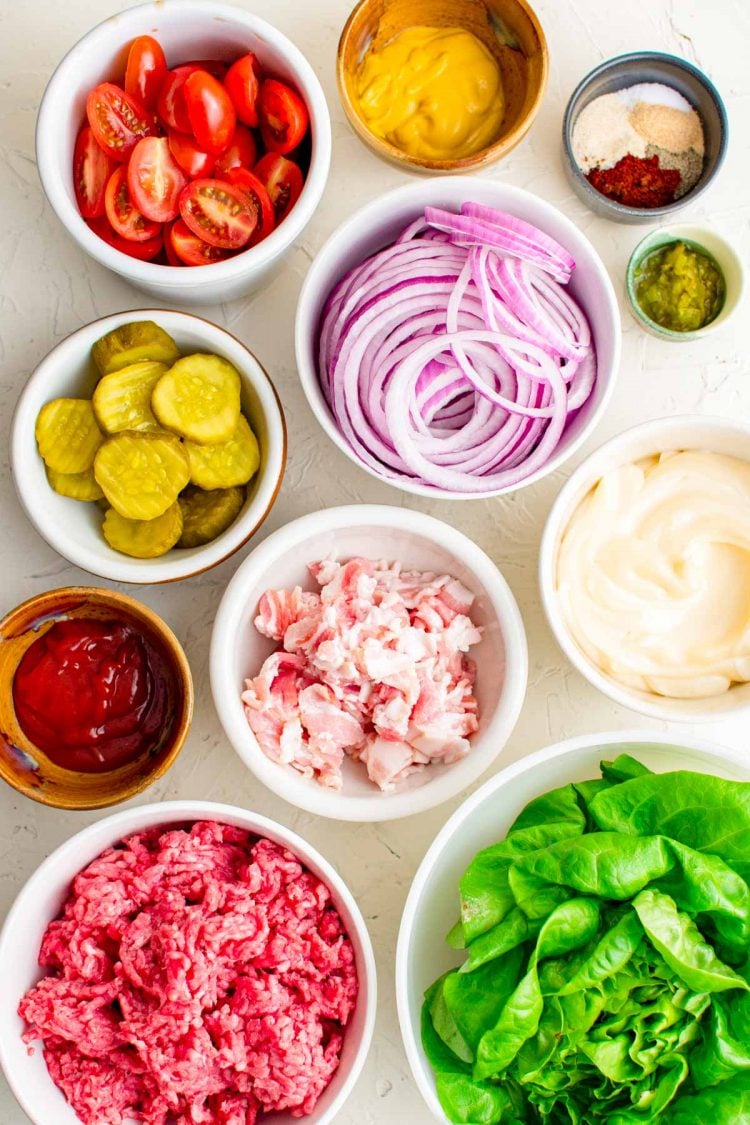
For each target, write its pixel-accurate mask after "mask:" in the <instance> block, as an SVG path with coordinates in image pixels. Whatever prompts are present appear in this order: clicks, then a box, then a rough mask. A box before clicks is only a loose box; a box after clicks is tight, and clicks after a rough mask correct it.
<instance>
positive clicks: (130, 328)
mask: <svg viewBox="0 0 750 1125" xmlns="http://www.w3.org/2000/svg"><path fill="white" fill-rule="evenodd" d="M91 357H92V359H93V360H94V363H95V364H96V366H97V368H98V369H99V372H100V374H101V375H111V374H112V372H113V371H120V370H121V369H122V368H123V367H131V366H132V365H133V364H134V363H141V362H142V361H143V360H152V361H153V362H155V363H164V364H166V366H167V367H169V366H170V365H171V364H173V363H174V361H175V360H176V359H179V358H180V352H179V349H178V347H177V344H175V342H174V340H173V339H172V337H171V336H170V335H169V333H168V332H165V331H164V329H163V328H160V327H159V325H158V324H155V323H154V321H153V320H133V321H131V323H130V324H121V325H120V327H119V328H113V329H112V331H111V332H108V333H107V335H106V336H102V338H101V340H97V341H96V343H95V344H94V346H93V348H92V349H91Z"/></svg>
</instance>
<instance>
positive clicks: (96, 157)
mask: <svg viewBox="0 0 750 1125" xmlns="http://www.w3.org/2000/svg"><path fill="white" fill-rule="evenodd" d="M115 167H116V165H115V162H114V160H113V159H112V157H111V156H108V155H107V153H106V152H105V151H104V149H103V148H102V147H101V146H100V145H98V144H97V143H96V140H95V138H94V134H93V133H92V131H91V127H90V126H89V125H84V127H83V128H82V129H81V131H80V133H79V134H78V137H77V138H76V147H75V149H74V151H73V187H74V188H75V193H76V202H77V203H78V210H79V211H80V212H81V214H82V215H83V217H84V219H96V218H99V216H100V215H103V214H104V192H105V190H106V188H107V182H108V180H109V177H110V176H111V175H112V173H113V172H114V170H115Z"/></svg>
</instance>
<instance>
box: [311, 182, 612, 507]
mask: <svg viewBox="0 0 750 1125" xmlns="http://www.w3.org/2000/svg"><path fill="white" fill-rule="evenodd" d="M295 346H296V355H297V366H298V369H299V373H300V379H301V381H302V386H303V388H304V391H305V394H306V396H307V399H308V402H309V403H310V406H311V408H312V411H313V413H314V414H315V417H316V418H317V420H318V422H319V423H320V425H321V426H322V427H323V429H324V430H325V431H326V433H327V434H328V436H329V437H330V438H331V439H332V441H333V442H334V443H335V444H336V445H337V446H338V447H339V449H341V450H342V451H343V452H344V453H345V454H347V456H348V457H350V458H351V460H352V461H354V463H355V464H357V465H359V466H360V468H362V469H364V470H365V471H366V472H368V473H370V474H371V475H372V476H375V477H377V478H378V479H380V480H384V481H386V482H387V483H389V484H391V485H393V486H395V487H396V488H400V489H402V490H403V491H406V492H411V493H414V494H416V495H419V496H431V497H443V498H445V499H471V498H484V497H487V496H499V495H502V494H504V493H508V492H513V491H515V490H516V489H518V488H522V487H524V486H526V485H528V484H532V483H533V482H534V481H537V480H539V479H540V478H541V477H543V476H546V475H547V474H548V473H550V472H552V471H553V470H554V469H556V468H558V467H559V466H560V465H561V464H562V463H563V462H564V461H565V460H567V458H568V457H570V456H571V454H572V453H573V452H574V451H575V450H576V449H577V448H578V447H579V446H580V445H581V444H582V442H583V441H584V440H585V439H586V437H587V436H588V435H589V433H590V432H591V431H592V430H593V429H594V427H595V426H596V424H597V422H598V421H599V419H600V418H601V416H602V414H603V412H604V410H605V409H606V406H607V402H608V401H609V398H610V395H611V393H612V390H613V387H614V381H615V376H616V374H617V368H618V364H619V358H620V315H619V310H618V305H617V299H616V297H615V293H614V289H613V287H612V283H611V281H610V279H609V276H608V274H607V271H606V269H605V267H604V264H603V263H602V261H601V259H600V258H599V255H598V254H597V252H596V250H595V249H594V248H593V246H592V245H591V243H590V242H589V240H588V239H587V238H586V237H585V235H584V234H582V232H581V231H580V230H578V228H577V227H576V226H575V225H574V224H573V223H572V222H571V221H570V220H569V219H567V218H565V216H564V215H562V214H561V213H560V211H558V210H557V208H555V207H553V206H552V205H551V204H549V203H547V202H545V201H544V200H542V199H539V198H538V197H537V196H535V195H532V194H531V193H530V192H527V191H524V190H522V189H521V188H514V187H509V186H507V185H504V184H498V183H493V182H492V181H489V180H475V179H469V178H467V177H454V178H450V179H439V180H438V179H433V180H426V181H420V182H418V183H414V184H409V185H407V186H406V187H401V188H397V189H396V190H395V191H392V192H389V193H388V194H386V195H384V196H382V197H381V198H380V199H378V200H375V201H374V202H372V203H370V204H368V205H367V206H365V207H363V208H362V209H361V210H360V211H358V212H356V214H354V215H353V216H352V217H351V218H350V219H348V220H347V221H346V222H345V223H344V224H343V225H342V226H340V227H339V228H338V230H337V231H335V232H334V234H333V235H332V236H331V237H330V238H329V239H328V241H327V242H326V243H325V244H324V246H323V247H322V249H321V250H320V252H319V253H318V255H317V256H316V258H315V260H314V262H313V264H312V266H311V267H310V270H309V271H308V274H307V277H306V279H305V282H304V285H303V287H302V291H301V293H300V297H299V302H298V305H297V316H296V325H295Z"/></svg>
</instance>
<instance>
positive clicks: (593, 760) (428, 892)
mask: <svg viewBox="0 0 750 1125" xmlns="http://www.w3.org/2000/svg"><path fill="white" fill-rule="evenodd" d="M621 753H628V754H633V755H635V756H636V757H638V758H640V759H641V760H642V761H643V762H644V763H645V764H646V765H647V766H648V767H649V768H650V769H653V770H655V771H657V772H659V773H662V772H664V771H667V770H674V769H687V770H693V771H697V772H701V773H706V772H707V773H714V774H718V775H719V776H720V777H727V778H732V779H734V780H739V781H748V780H750V774H749V773H748V770H747V767H746V766H745V765H744V764H743V763H742V762H741V761H740V760H739V759H738V758H736V757H733V755H732V752H731V751H729V750H724V749H723V748H720V747H718V746H714V745H713V744H712V743H710V742H703V741H702V740H700V739H696V738H682V737H681V736H678V737H675V736H672V735H669V734H654V733H653V732H651V731H616V732H609V733H605V734H586V735H583V736H582V737H579V738H569V739H566V740H565V741H564V742H557V743H555V745H553V746H547V747H546V748H545V749H543V750H539V751H537V753H535V754H530V755H529V756H528V757H526V758H522V759H521V761H519V762H514V763H513V765H511V766H508V767H507V769H504V770H503V771H502V772H501V773H498V774H497V775H496V776H495V777H493V778H491V779H490V780H489V781H488V782H486V783H485V784H484V785H483V786H482V787H481V789H478V790H477V791H476V793H473V794H472V795H471V797H469V799H468V800H467V801H464V803H463V804H462V805H461V807H460V808H459V809H457V810H456V812H455V813H454V814H453V816H452V817H451V818H450V820H448V822H447V823H446V824H445V825H444V827H443V828H442V829H441V831H440V832H439V833H438V835H437V836H436V837H435V840H434V841H433V843H432V844H431V846H430V848H429V850H428V852H427V854H426V856H425V857H424V859H423V860H422V862H421V864H420V865H419V868H418V870H417V873H416V875H415V876H414V880H413V882H412V885H411V890H410V891H409V895H408V898H407V900H406V904H405V906H404V912H403V916H402V919H401V928H400V931H399V935H398V946H397V949H396V998H397V1003H398V1017H399V1023H400V1025H401V1035H402V1038H403V1040H404V1046H405V1048H406V1055H407V1058H408V1060H409V1065H410V1067H411V1070H412V1074H413V1075H414V1079H415V1081H416V1083H417V1086H418V1087H419V1091H420V1093H421V1094H422V1097H423V1098H424V1099H425V1101H426V1102H427V1105H428V1106H429V1108H430V1110H431V1112H432V1113H433V1115H434V1116H435V1118H436V1119H437V1120H438V1121H443V1122H445V1121H447V1118H446V1116H445V1114H444V1113H443V1110H442V1108H441V1106H440V1103H439V1101H438V1098H437V1094H436V1093H435V1082H434V1078H433V1074H432V1069H431V1068H430V1065H429V1063H428V1061H427V1059H426V1057H425V1054H424V1051H423V1050H422V1041H421V1036H420V1029H419V1023H420V1012H421V1008H422V999H423V996H424V992H425V989H427V988H428V987H429V986H430V985H431V984H432V982H433V981H434V980H436V978H437V977H439V976H440V975H441V974H442V973H445V972H447V971H448V970H449V969H452V968H454V967H455V966H456V965H458V964H459V963H460V962H461V960H462V956H461V954H460V953H456V952H455V951H454V950H451V949H449V947H448V946H447V945H446V944H445V935H446V934H447V933H448V930H449V929H450V928H451V926H453V924H454V922H455V921H456V919H457V918H458V882H459V879H460V877H461V875H462V874H463V872H464V871H465V869H466V867H467V866H468V864H469V863H470V862H471V860H472V859H473V857H474V856H475V855H476V853H477V852H478V851H480V850H481V849H482V848H486V847H489V845H490V844H494V843H496V842H497V841H499V840H502V839H503V837H504V836H505V834H506V832H507V831H508V829H509V828H510V825H511V824H512V822H513V821H514V820H515V818H516V817H517V816H518V814H519V812H520V811H521V809H522V808H523V807H524V805H526V804H527V803H528V802H529V801H531V800H533V799H534V798H535V797H538V796H540V795H541V794H542V793H546V792H547V791H548V790H550V789H554V788H555V787H556V786H558V785H565V784H567V783H568V782H570V781H583V780H585V779H586V778H589V777H594V776H596V775H597V773H598V766H599V761H600V759H601V758H614V757H616V756H617V755H618V754H621Z"/></svg>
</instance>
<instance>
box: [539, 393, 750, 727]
mask: <svg viewBox="0 0 750 1125" xmlns="http://www.w3.org/2000/svg"><path fill="white" fill-rule="evenodd" d="M685 427H697V428H699V429H704V430H711V429H714V428H720V429H723V430H726V431H729V432H731V433H733V434H735V435H738V436H742V437H744V438H745V439H746V440H748V441H750V425H748V424H746V423H743V422H739V421H736V420H735V419H731V418H722V417H720V416H718V415H711V414H677V415H675V416H673V417H671V418H652V419H650V420H649V421H646V422H639V423H637V424H636V425H634V426H630V427H629V428H628V429H626V430H623V431H621V432H620V433H619V434H615V435H614V436H613V437H611V438H609V439H608V440H607V441H605V442H603V443H602V444H601V445H599V446H598V447H597V448H596V449H594V450H593V451H592V452H591V453H590V454H589V455H588V456H587V457H586V458H585V459H584V460H583V461H582V462H581V464H580V465H579V466H578V467H577V468H576V469H575V470H574V472H573V473H572V474H571V476H570V477H569V478H568V480H566V482H565V484H564V485H563V486H562V488H561V489H560V491H559V492H558V494H557V496H556V497H555V499H554V501H553V504H552V507H551V508H550V511H549V514H548V515H547V519H546V520H545V523H544V529H543V531H542V538H541V542H540V545H539V561H538V565H537V577H538V584H539V590H540V594H541V601H542V606H543V608H544V614H545V617H546V619H547V624H548V625H549V628H550V630H551V632H552V634H553V636H554V638H555V640H556V641H557V644H558V646H559V647H560V649H561V650H562V652H563V653H564V655H565V656H566V657H567V658H568V660H569V661H570V663H571V664H572V665H573V667H574V668H575V669H576V671H577V672H579V673H580V674H581V675H582V676H583V678H584V679H585V680H587V681H588V683H589V684H591V686H592V687H594V688H596V690H597V691H599V692H601V693H602V694H603V695H605V696H607V697H608V698H609V699H611V700H612V701H613V702H614V703H617V704H619V705H620V706H621V707H626V708H627V709H628V710H629V711H635V712H637V713H638V714H641V715H646V716H648V717H649V718H652V719H661V720H662V721H665V722H671V723H678V724H682V723H707V722H716V721H717V720H718V719H720V718H726V717H727V716H729V715H741V714H745V713H747V712H748V711H750V696H749V697H748V699H747V702H744V703H736V704H734V705H733V706H728V707H727V708H726V709H724V710H722V711H720V712H717V711H714V710H711V709H710V708H709V707H708V706H702V705H701V701H700V700H695V701H694V702H695V703H696V706H695V707H694V708H692V709H691V710H690V711H689V713H687V712H685V713H682V712H680V710H679V707H680V703H681V702H684V701H681V700H679V699H677V698H676V697H661V696H658V695H647V694H646V693H645V692H643V693H641V692H637V691H635V690H634V689H632V688H628V687H626V686H625V685H624V684H620V683H619V682H618V681H616V680H614V679H611V678H610V677H609V676H607V675H605V673H604V672H602V671H601V670H600V669H599V668H597V667H596V665H595V664H594V663H593V662H592V661H591V660H589V658H588V657H587V656H586V655H585V654H584V653H583V652H582V651H581V650H580V649H579V648H578V646H577V645H576V643H575V641H574V639H573V637H572V635H571V633H570V631H569V630H568V628H567V626H566V624H565V622H564V620H563V617H562V613H561V612H560V609H559V604H558V598H557V593H556V590H555V587H554V565H555V557H556V553H557V548H558V545H559V542H560V539H561V536H562V534H563V533H564V530H565V527H566V526H567V523H568V520H569V519H570V514H571V513H567V509H568V507H569V505H570V502H571V499H572V498H573V497H575V495H576V494H577V493H578V492H579V491H580V490H581V489H582V487H583V486H584V485H588V487H589V488H590V487H592V486H593V484H594V483H595V482H596V480H597V479H598V475H597V474H598V470H597V469H593V471H592V467H594V466H596V465H598V464H599V462H600V461H601V460H602V459H603V458H606V456H607V454H609V453H615V454H619V453H620V452H621V451H624V450H627V449H628V447H630V446H631V445H633V444H634V443H637V442H638V441H639V440H641V439H643V438H646V439H653V441H654V451H655V452H656V451H657V449H658V448H659V446H660V444H661V443H660V439H661V437H663V436H664V435H667V434H669V433H670V432H672V431H680V430H682V429H683V428H685ZM675 441H676V443H677V444H678V445H679V439H677V438H676V439H675ZM661 448H664V447H663V446H661ZM566 513H567V514H566ZM730 693H731V689H730V692H729V693H725V697H726V695H728V694H730ZM711 698H717V697H711ZM718 698H722V697H718ZM663 700H664V701H663ZM709 702H710V699H709V700H705V701H703V704H706V703H709ZM683 729H684V728H683V727H678V732H681V731H682V730H683ZM680 737H682V734H681V733H680Z"/></svg>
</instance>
